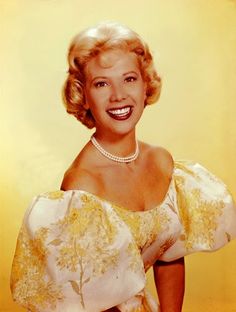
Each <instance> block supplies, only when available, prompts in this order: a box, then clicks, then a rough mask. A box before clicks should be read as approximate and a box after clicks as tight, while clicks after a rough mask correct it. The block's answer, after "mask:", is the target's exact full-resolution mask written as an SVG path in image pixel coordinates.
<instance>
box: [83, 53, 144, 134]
mask: <svg viewBox="0 0 236 312" xmlns="http://www.w3.org/2000/svg"><path fill="white" fill-rule="evenodd" d="M85 71H86V85H85V98H86V105H85V107H86V108H89V109H90V110H91V113H92V115H93V117H94V119H95V127H96V133H97V134H99V135H100V136H103V135H110V134H121V135H122V134H126V133H129V132H131V131H134V129H135V125H136V124H137V122H138V120H139V119H140V117H141V115H142V113H143V109H144V101H145V98H146V84H145V82H144V81H143V79H142V75H141V72H140V69H139V65H138V61H137V57H136V55H135V54H134V53H130V52H124V51H121V50H115V51H106V52H103V53H101V54H99V55H98V56H97V57H95V58H93V59H91V60H90V61H89V62H88V63H87V66H86V69H85Z"/></svg>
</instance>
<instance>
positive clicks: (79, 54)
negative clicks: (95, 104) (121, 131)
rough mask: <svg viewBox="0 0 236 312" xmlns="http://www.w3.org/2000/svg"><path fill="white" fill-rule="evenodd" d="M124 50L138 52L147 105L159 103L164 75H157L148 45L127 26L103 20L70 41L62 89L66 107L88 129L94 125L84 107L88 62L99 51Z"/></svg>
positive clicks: (90, 115) (92, 119)
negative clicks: (161, 76)
mask: <svg viewBox="0 0 236 312" xmlns="http://www.w3.org/2000/svg"><path fill="white" fill-rule="evenodd" d="M114 49H121V50H124V51H127V52H133V53H135V54H136V56H137V59H138V63H139V66H140V71H141V74H142V78H143V80H144V81H145V82H146V84H147V89H146V100H145V105H148V104H152V103H154V102H156V101H157V100H158V98H159V96H160V91H161V78H160V77H159V76H158V74H157V72H156V70H155V68H154V64H153V58H152V55H151V53H150V51H149V47H148V45H147V44H146V43H145V42H143V40H142V39H141V37H140V36H139V35H138V34H137V33H136V32H134V31H133V30H131V29H129V28H128V27H126V26H123V25H120V24H118V23H112V22H109V23H101V24H99V25H97V26H95V27H92V28H88V29H86V30H84V31H82V32H80V33H79V34H78V35H77V36H76V37H75V38H74V39H73V40H72V42H71V44H70V47H69V52H68V64H69V70H68V76H67V79H66V82H65V85H64V88H63V100H64V103H65V106H66V110H67V112H68V113H69V114H72V115H74V116H75V117H76V118H77V119H78V120H80V121H81V122H82V123H83V124H84V125H85V126H87V127H88V128H93V127H94V125H95V122H94V118H93V116H92V114H91V112H90V110H89V109H86V108H85V107H84V104H85V96H84V84H85V79H86V77H85V67H86V64H87V63H88V62H89V61H90V60H91V59H92V58H93V57H95V56H97V55H98V54H100V53H102V52H104V51H108V50H114Z"/></svg>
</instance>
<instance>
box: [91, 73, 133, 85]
mask: <svg viewBox="0 0 236 312" xmlns="http://www.w3.org/2000/svg"><path fill="white" fill-rule="evenodd" d="M129 74H135V75H138V73H137V72H136V71H134V70H131V71H128V72H126V73H124V74H123V75H122V76H123V77H124V76H126V75H129ZM97 79H109V77H107V76H96V77H94V78H93V79H92V80H91V83H93V82H94V80H97Z"/></svg>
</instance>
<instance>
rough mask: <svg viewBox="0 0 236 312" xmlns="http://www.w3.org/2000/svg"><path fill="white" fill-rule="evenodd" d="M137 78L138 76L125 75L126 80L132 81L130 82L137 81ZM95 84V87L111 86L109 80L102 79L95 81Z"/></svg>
mask: <svg viewBox="0 0 236 312" xmlns="http://www.w3.org/2000/svg"><path fill="white" fill-rule="evenodd" d="M136 80H137V77H136V76H128V77H125V79H124V82H125V83H130V82H135V81H136ZM93 85H94V87H95V88H97V89H99V88H103V87H106V86H109V82H108V81H106V80H101V81H97V82H95V83H94V84H93Z"/></svg>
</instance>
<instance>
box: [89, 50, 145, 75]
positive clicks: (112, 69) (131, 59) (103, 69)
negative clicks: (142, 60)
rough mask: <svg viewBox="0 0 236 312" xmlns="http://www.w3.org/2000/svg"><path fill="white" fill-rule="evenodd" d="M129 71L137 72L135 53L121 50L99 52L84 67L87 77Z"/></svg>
mask: <svg viewBox="0 0 236 312" xmlns="http://www.w3.org/2000/svg"><path fill="white" fill-rule="evenodd" d="M129 71H138V72H139V64H138V60H137V56H136V54H135V53H132V52H126V51H123V50H110V51H105V52H101V53H100V54H99V55H97V56H96V57H94V58H92V59H91V60H90V61H89V62H88V63H87V65H86V74H87V75H88V76H94V75H98V74H99V75H100V74H101V73H103V74H104V75H105V74H106V73H107V74H109V73H119V72H120V73H123V72H129Z"/></svg>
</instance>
